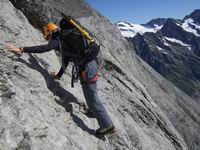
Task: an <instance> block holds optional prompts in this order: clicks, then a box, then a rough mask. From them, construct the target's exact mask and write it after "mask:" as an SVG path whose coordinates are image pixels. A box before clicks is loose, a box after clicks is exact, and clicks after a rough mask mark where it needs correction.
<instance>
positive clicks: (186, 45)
mask: <svg viewBox="0 0 200 150" xmlns="http://www.w3.org/2000/svg"><path fill="white" fill-rule="evenodd" d="M164 38H165V39H166V40H167V41H170V42H173V43H178V44H180V45H182V46H184V47H187V48H188V49H189V50H191V49H192V48H191V46H190V45H188V44H185V43H183V42H182V41H180V40H177V39H175V38H168V37H164Z"/></svg>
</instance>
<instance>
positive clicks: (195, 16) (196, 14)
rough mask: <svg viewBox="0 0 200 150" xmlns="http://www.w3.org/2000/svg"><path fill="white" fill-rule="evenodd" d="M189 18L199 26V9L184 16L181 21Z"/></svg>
mask: <svg viewBox="0 0 200 150" xmlns="http://www.w3.org/2000/svg"><path fill="white" fill-rule="evenodd" d="M188 18H191V19H193V20H194V22H195V23H198V24H200V9H196V10H194V11H193V12H192V13H191V14H190V15H187V16H185V18H184V19H183V20H186V19H188Z"/></svg>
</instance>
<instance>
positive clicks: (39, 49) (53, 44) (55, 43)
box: [23, 36, 100, 77]
mask: <svg viewBox="0 0 200 150" xmlns="http://www.w3.org/2000/svg"><path fill="white" fill-rule="evenodd" d="M68 43H69V44H68V45H66V44H65V43H64V41H63V40H60V38H59V37H58V36H57V37H53V39H52V40H51V41H49V43H48V44H46V45H39V46H32V47H24V48H23V49H24V52H26V53H44V52H48V51H50V50H56V51H59V52H61V56H62V66H61V68H60V70H59V72H58V74H57V76H58V77H61V76H62V75H63V73H64V71H65V69H66V68H67V66H68V63H69V61H71V62H74V63H76V65H77V63H78V64H79V67H80V68H81V70H82V68H83V67H84V66H85V65H86V63H88V62H89V61H92V60H94V59H96V56H97V54H98V53H99V49H100V48H99V46H98V45H97V44H96V43H92V44H90V45H89V46H88V49H91V50H92V51H91V52H90V53H88V54H87V55H86V56H84V57H83V58H80V57H77V56H74V55H73V54H72V53H70V52H72V51H73V52H74V51H75V49H77V48H76V46H77V45H78V44H76V45H74V46H73V40H70V42H68ZM71 43H72V44H71ZM61 49H62V50H61ZM75 58H76V59H75Z"/></svg>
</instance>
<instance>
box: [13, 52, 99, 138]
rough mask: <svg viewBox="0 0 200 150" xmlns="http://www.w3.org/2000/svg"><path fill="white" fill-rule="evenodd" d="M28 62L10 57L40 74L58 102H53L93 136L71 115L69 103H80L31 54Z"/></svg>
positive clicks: (89, 131) (79, 120)
mask: <svg viewBox="0 0 200 150" xmlns="http://www.w3.org/2000/svg"><path fill="white" fill-rule="evenodd" d="M29 56H30V58H29V62H30V63H28V62H26V61H25V60H23V59H22V58H20V56H17V57H18V58H17V59H16V58H13V57H10V58H11V59H13V60H15V61H19V62H22V63H24V64H26V65H27V66H28V67H29V68H31V69H34V70H37V71H38V72H40V73H41V75H42V76H43V77H44V79H45V81H46V84H47V88H48V89H49V90H50V91H51V92H52V93H53V94H54V95H55V96H57V97H59V101H58V100H55V101H56V102H57V103H58V104H59V105H61V106H63V107H64V108H65V110H66V111H67V112H70V115H71V117H72V118H73V121H74V122H75V123H76V124H77V125H78V126H79V127H80V128H81V129H82V130H83V131H86V132H88V133H89V134H91V135H95V130H92V129H90V128H88V127H87V126H86V125H85V124H84V122H83V121H82V120H81V119H80V118H79V117H78V116H76V115H75V114H74V113H73V107H72V105H71V104H70V103H75V104H78V105H80V102H78V100H77V99H76V97H74V96H73V95H72V94H71V93H69V92H68V91H66V90H65V89H64V88H63V87H61V86H60V84H59V82H57V81H55V80H54V79H53V77H52V76H51V75H50V74H49V72H48V71H47V70H46V69H44V68H43V67H42V66H41V65H40V64H39V63H38V60H37V59H36V58H35V57H34V56H33V55H31V54H29Z"/></svg>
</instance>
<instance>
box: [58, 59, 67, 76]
mask: <svg viewBox="0 0 200 150" xmlns="http://www.w3.org/2000/svg"><path fill="white" fill-rule="evenodd" d="M68 63H69V60H68V59H67V58H65V59H64V60H63V62H62V66H61V68H60V70H59V72H58V73H57V75H56V76H57V77H59V78H61V76H62V75H63V73H64V72H65V70H66V68H67V66H68Z"/></svg>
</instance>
